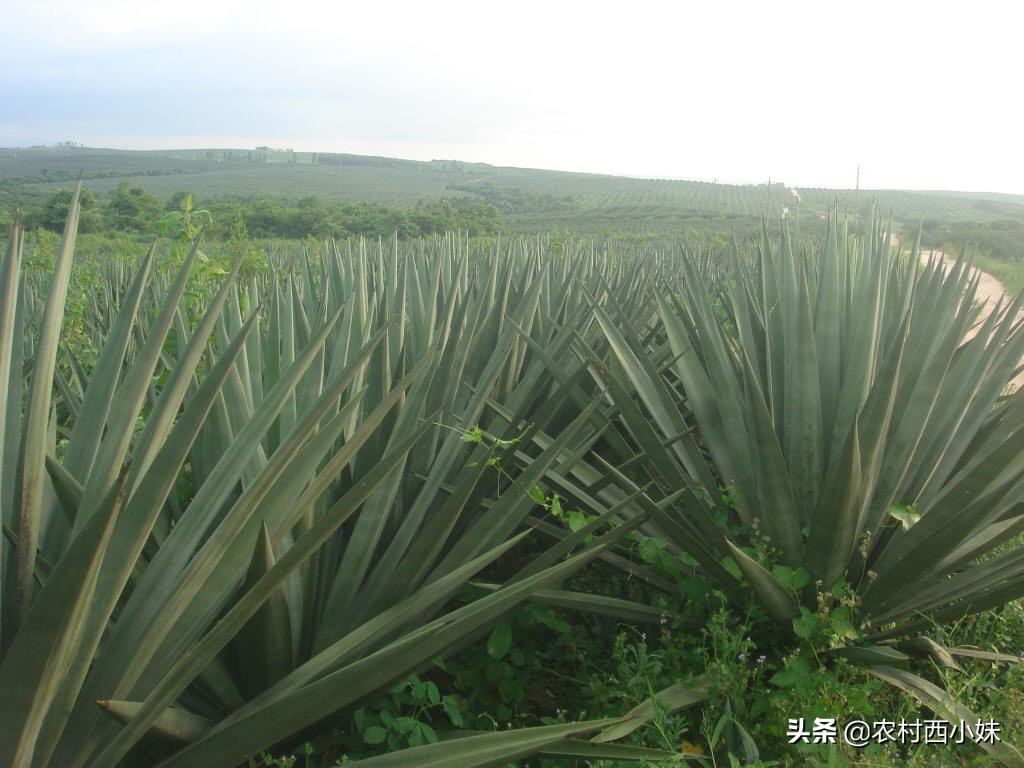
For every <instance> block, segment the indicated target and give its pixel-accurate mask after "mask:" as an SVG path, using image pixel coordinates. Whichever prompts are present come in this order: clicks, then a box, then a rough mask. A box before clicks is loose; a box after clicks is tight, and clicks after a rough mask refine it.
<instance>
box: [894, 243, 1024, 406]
mask: <svg viewBox="0 0 1024 768" xmlns="http://www.w3.org/2000/svg"><path fill="white" fill-rule="evenodd" d="M893 242H894V243H895V244H896V245H899V241H898V240H896V238H895V237H894V238H893ZM934 256H940V257H941V258H942V261H943V262H944V263H945V264H946V266H947V267H951V266H952V265H954V264H955V263H956V259H953V258H952V257H950V256H949V255H948V254H945V253H943V252H942V251H922V252H921V261H922V262H925V263H927V262H928V261H929V260H931V259H932V258H933V257H934ZM975 276H977V277H978V291H977V293H976V294H975V298H976V300H977V302H978V303H979V304H981V314H980V315H979V317H978V323H977V325H976V326H975V327H974V328H972V329H971V331H970V332H969V333H968V334H967V336H966V337H965V340H966V339H969V338H971V337H973V336H974V334H975V333H976V332H977V329H978V326H980V325H981V323H982V322H983V321H984V320H985V318H987V317H988V316H989V315H990V314H991V313H992V312H993V311H995V308H996V306H997V305H998V304H999V302H1000V301H1002V302H1004V303H1006V302H1008V301H1010V300H1011V298H1012V297H1010V296H1009V295H1007V293H1006V289H1005V288H1004V287H1003V284H1002V283H1000V282H999V281H998V280H996V278H994V277H993V276H992V275H990V274H989V273H988V272H982V271H981V270H980V269H976V268H973V267H972V268H971V277H975ZM1016 319H1017V322H1021V321H1022V320H1024V309H1022V310H1020V311H1019V312H1018V313H1017V318H1016ZM1010 384H1012V385H1013V388H1014V389H1015V390H1016V389H1019V388H1020V387H1021V386H1022V385H1024V372H1021V373H1020V374H1018V375H1017V376H1016V377H1014V378H1013V379H1012V380H1011V381H1010Z"/></svg>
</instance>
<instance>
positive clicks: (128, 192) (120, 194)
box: [104, 180, 164, 232]
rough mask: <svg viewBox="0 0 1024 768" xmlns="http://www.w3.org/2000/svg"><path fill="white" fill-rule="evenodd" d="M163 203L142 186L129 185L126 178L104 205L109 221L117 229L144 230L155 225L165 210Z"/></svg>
mask: <svg viewBox="0 0 1024 768" xmlns="http://www.w3.org/2000/svg"><path fill="white" fill-rule="evenodd" d="M163 208H164V206H163V204H162V203H161V202H160V201H159V200H158V199H157V198H156V197H154V196H153V195H151V194H149V192H147V191H146V190H144V189H143V188H142V187H129V186H128V181H127V180H124V181H122V182H121V183H120V184H118V185H117V189H115V190H114V191H113V192H112V193H111V195H110V202H109V203H107V205H106V206H105V207H104V213H105V214H106V217H107V222H108V223H109V224H110V225H111V226H113V227H114V228H115V229H130V230H135V231H137V232H144V231H146V230H149V229H151V228H152V227H153V225H154V223H155V222H156V220H157V219H158V218H159V217H160V214H161V213H162V212H163Z"/></svg>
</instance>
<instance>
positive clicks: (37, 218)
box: [29, 189, 103, 234]
mask: <svg viewBox="0 0 1024 768" xmlns="http://www.w3.org/2000/svg"><path fill="white" fill-rule="evenodd" d="M71 195H72V192H71V190H70V189H61V190H58V191H57V192H54V193H53V194H52V195H50V197H49V199H48V200H47V201H46V202H45V203H43V204H42V206H40V207H39V208H36V209H35V210H34V211H32V213H31V214H30V216H29V221H30V224H31V225H32V226H36V227H43V228H44V229H48V230H50V231H52V232H62V231H63V230H64V222H65V221H66V220H67V217H68V208H70V207H71ZM79 199H80V203H81V213H80V215H79V219H78V231H79V232H81V233H83V234H85V233H89V232H98V231H99V229H100V227H101V226H102V224H103V219H102V217H101V215H100V209H99V207H98V206H97V205H96V198H95V197H94V196H93V194H92V192H91V191H89V190H88V189H83V190H82V195H81V197H80V198H79Z"/></svg>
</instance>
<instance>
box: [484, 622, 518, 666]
mask: <svg viewBox="0 0 1024 768" xmlns="http://www.w3.org/2000/svg"><path fill="white" fill-rule="evenodd" d="M511 647H512V626H511V625H510V624H509V623H508V622H507V621H503V622H501V623H500V624H498V625H497V626H496V627H495V628H494V629H492V630H491V634H490V635H489V636H488V638H487V655H488V656H490V657H491V658H492V659H503V658H505V654H507V653H508V651H509V649H510V648H511Z"/></svg>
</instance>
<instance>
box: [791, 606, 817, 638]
mask: <svg viewBox="0 0 1024 768" xmlns="http://www.w3.org/2000/svg"><path fill="white" fill-rule="evenodd" d="M793 631H794V632H795V633H796V636H797V637H803V638H808V637H812V636H813V635H815V634H816V633H818V632H820V631H821V618H820V617H818V616H817V615H816V614H814V613H811V612H810V611H809V610H808V609H807V608H806V607H804V606H802V605H801V606H800V615H799V616H798V617H797V618H795V619H793Z"/></svg>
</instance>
